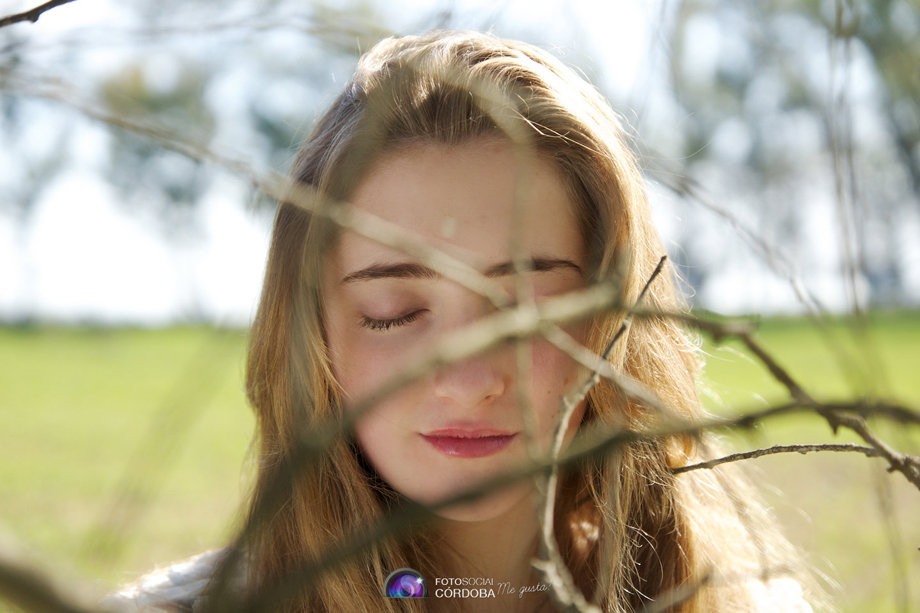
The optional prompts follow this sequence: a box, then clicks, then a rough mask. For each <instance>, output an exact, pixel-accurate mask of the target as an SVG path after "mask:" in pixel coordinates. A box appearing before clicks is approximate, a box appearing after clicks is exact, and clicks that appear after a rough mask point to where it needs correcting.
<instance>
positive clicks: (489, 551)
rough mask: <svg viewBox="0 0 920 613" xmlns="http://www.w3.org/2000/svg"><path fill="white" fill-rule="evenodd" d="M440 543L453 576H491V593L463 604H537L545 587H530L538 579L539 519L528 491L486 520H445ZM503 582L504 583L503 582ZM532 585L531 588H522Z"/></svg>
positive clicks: (486, 607)
mask: <svg viewBox="0 0 920 613" xmlns="http://www.w3.org/2000/svg"><path fill="white" fill-rule="evenodd" d="M442 527H443V534H444V543H445V545H447V547H446V549H447V550H448V551H449V552H450V555H448V559H447V568H448V569H449V572H450V573H452V574H451V576H452V577H458V578H464V577H470V578H478V577H482V578H485V579H491V580H492V582H493V584H492V585H490V586H487V587H489V588H490V589H494V590H495V595H496V596H495V598H494V599H492V598H489V599H469V600H464V604H465V605H466V610H475V611H483V612H486V611H493V610H494V611H502V612H508V611H515V612H521V613H524V612H528V613H529V612H531V611H536V610H538V609H539V608H540V607H541V606H542V605H543V604H544V603H545V601H546V596H547V594H546V592H545V591H534V590H533V586H535V585H537V584H539V583H540V582H541V580H540V577H539V575H537V573H536V572H535V571H534V570H533V567H532V566H531V561H532V560H533V558H535V557H536V556H537V554H538V545H539V525H538V523H537V518H536V512H535V510H534V503H533V498H532V497H530V496H527V497H525V498H523V499H522V500H521V502H519V503H518V504H517V505H516V506H514V507H512V508H511V509H510V510H509V511H508V512H506V513H504V514H503V515H500V516H498V517H495V518H492V519H489V520H486V521H453V520H444V522H443V524H442ZM502 585H504V587H502ZM526 587H531V590H524V591H523V592H524V593H523V594H522V593H521V591H522V588H526Z"/></svg>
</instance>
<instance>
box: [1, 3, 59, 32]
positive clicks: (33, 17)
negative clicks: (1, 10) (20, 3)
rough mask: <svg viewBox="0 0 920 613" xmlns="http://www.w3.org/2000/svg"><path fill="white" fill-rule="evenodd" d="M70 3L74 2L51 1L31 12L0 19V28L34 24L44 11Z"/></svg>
mask: <svg viewBox="0 0 920 613" xmlns="http://www.w3.org/2000/svg"><path fill="white" fill-rule="evenodd" d="M70 2H74V0H51V1H50V2H45V3H44V4H42V5H41V6H36V7H35V8H34V9H32V10H29V11H25V12H23V13H16V14H15V15H9V16H7V17H3V18H0V28H5V27H6V26H10V25H13V24H14V23H20V22H22V21H31V22H32V23H35V22H36V21H38V18H39V17H41V16H42V14H43V13H45V12H46V11H50V10H51V9H53V8H55V7H57V6H61V5H62V4H69V3H70Z"/></svg>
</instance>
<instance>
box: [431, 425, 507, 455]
mask: <svg viewBox="0 0 920 613" xmlns="http://www.w3.org/2000/svg"><path fill="white" fill-rule="evenodd" d="M516 436H517V433H516V432H507V431H504V430H497V429H495V428H441V429H439V430H434V431H432V432H429V433H427V434H422V435H421V437H422V438H423V439H425V442H427V443H428V444H429V445H431V446H432V447H434V448H435V449H436V450H437V451H440V452H441V453H443V454H444V455H448V456H451V457H456V458H484V457H486V456H490V455H494V454H496V453H498V452H500V451H501V450H503V449H504V448H505V447H507V446H508V445H510V444H511V441H512V440H514V437H516Z"/></svg>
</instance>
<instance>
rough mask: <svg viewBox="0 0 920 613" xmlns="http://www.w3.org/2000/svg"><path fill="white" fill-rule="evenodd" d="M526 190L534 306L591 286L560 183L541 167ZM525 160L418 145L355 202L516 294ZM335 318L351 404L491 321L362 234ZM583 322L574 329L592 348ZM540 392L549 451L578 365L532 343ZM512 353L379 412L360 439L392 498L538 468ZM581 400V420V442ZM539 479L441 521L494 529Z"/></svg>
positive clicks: (475, 363)
mask: <svg viewBox="0 0 920 613" xmlns="http://www.w3.org/2000/svg"><path fill="white" fill-rule="evenodd" d="M526 172H527V175H526V176H525V177H524V180H523V182H522V184H523V185H524V186H526V190H525V191H526V195H524V197H525V198H526V201H525V202H526V211H525V212H524V213H523V215H522V218H521V221H520V225H519V226H518V228H517V232H518V236H519V240H520V241H521V243H520V244H521V245H522V248H523V252H524V253H525V254H526V256H527V257H528V258H530V259H532V260H533V262H534V264H535V266H534V268H536V270H535V271H533V272H528V273H527V278H528V282H529V284H530V285H531V286H532V289H533V295H534V298H535V299H536V300H537V301H540V300H542V299H545V298H547V297H550V296H555V295H559V294H563V293H565V292H569V291H572V290H577V289H578V288H581V287H583V286H584V283H585V281H584V277H583V273H582V271H584V270H585V254H584V245H583V241H582V238H581V234H580V232H579V230H578V225H577V223H576V221H575V216H574V214H573V211H574V209H575V205H574V204H573V203H572V202H571V199H570V197H569V196H568V193H567V190H566V188H565V184H564V182H563V177H562V176H561V175H560V173H559V171H558V170H557V168H556V167H555V166H554V165H553V164H551V163H550V162H548V161H546V160H542V159H537V160H535V161H533V162H532V163H531V164H530V166H529V167H528V168H527V170H526ZM515 180H516V162H515V159H514V156H513V153H512V149H511V146H510V145H509V144H507V143H505V142H503V141H500V140H497V139H482V140H477V141H473V142H470V143H467V144H463V145H455V146H434V145H419V146H413V147H407V148H404V149H400V150H398V151H396V152H395V153H391V154H388V155H386V156H385V157H383V158H382V159H381V160H379V161H378V162H377V163H376V164H375V165H374V166H373V167H372V168H371V170H370V171H369V172H368V173H367V175H366V176H365V177H364V178H363V179H362V181H361V182H360V183H359V185H358V186H357V189H356V190H355V191H354V193H353V197H352V204H354V206H356V207H358V208H360V209H363V210H365V211H367V212H369V213H372V214H373V215H376V216H378V217H380V218H382V219H385V220H387V221H389V222H392V223H394V224H397V225H399V226H402V227H403V228H406V229H408V230H411V231H412V232H414V233H415V234H417V235H418V237H419V239H420V240H422V241H424V242H425V243H426V244H428V245H430V246H432V247H435V248H437V249H440V250H442V251H445V252H447V253H449V254H451V255H453V256H455V257H457V258H458V259H461V260H464V261H466V262H467V263H469V264H471V265H472V266H473V267H474V268H476V269H478V270H480V271H481V272H483V273H484V274H486V275H487V276H489V277H491V278H492V279H494V280H495V281H496V282H498V283H500V284H502V285H503V286H505V288H506V289H507V290H508V292H509V293H510V295H512V296H513V295H514V293H515V289H514V288H515V283H514V276H513V266H512V265H511V264H510V262H511V248H510V245H511V240H512V236H513V234H514V230H515V228H514V221H513V206H514V201H515ZM327 258H328V259H327V262H326V266H325V276H324V279H323V284H324V288H323V289H324V296H325V313H324V321H325V327H326V340H327V343H328V346H329V350H330V356H331V360H332V368H333V372H334V374H335V376H336V379H337V381H338V383H339V385H340V386H341V388H342V390H343V392H344V395H345V399H346V402H348V403H349V404H351V403H352V402H353V401H355V400H358V399H360V398H361V397H363V396H365V395H367V394H368V393H370V392H372V391H373V390H374V389H375V388H377V387H378V386H379V385H381V384H382V383H383V382H385V381H386V380H387V379H388V378H390V377H391V376H393V375H394V374H395V373H396V372H397V371H399V369H401V368H403V367H404V366H405V365H407V364H409V363H410V362H411V361H412V360H413V358H416V357H418V356H420V355H421V354H424V353H425V352H426V351H428V350H430V349H431V348H432V347H433V346H434V345H435V343H436V342H437V341H438V339H439V338H441V337H442V336H443V335H445V334H446V333H449V332H451V331H454V330H457V329H458V328H461V327H463V326H465V325H467V324H469V323H471V322H472V321H474V320H475V319H477V318H479V317H482V316H483V315H487V314H488V313H489V312H490V310H491V309H490V307H489V306H488V303H486V302H485V301H484V299H482V298H481V297H479V296H478V295H477V294H475V293H474V292H472V291H470V290H468V289H465V288H464V287H462V286H460V285H459V284H457V283H455V282H453V281H450V280H447V279H445V278H442V277H440V276H439V275H438V274H436V273H434V272H433V271H432V270H430V269H428V268H426V267H425V266H422V265H421V264H420V263H419V262H418V261H417V260H413V259H412V258H411V257H409V256H407V255H405V254H403V253H401V252H399V251H397V250H395V249H391V248H389V247H385V246H383V245H380V244H378V243H375V242H374V241H372V240H370V239H366V238H363V237H361V236H359V235H357V234H355V233H353V232H348V231H346V232H343V233H342V235H341V236H340V238H339V239H338V241H337V242H336V245H335V248H334V249H333V250H332V251H331V252H330V253H329V254H328V256H327ZM583 328H584V326H578V327H577V328H573V329H570V330H569V332H570V333H572V334H573V335H574V336H575V337H576V338H577V339H578V340H580V341H582V342H583V341H584V330H583ZM529 352H530V356H531V361H530V364H531V369H530V377H529V382H528V383H527V385H528V386H529V396H530V399H531V404H532V410H533V413H534V417H535V420H534V421H535V438H536V442H537V444H538V446H539V448H540V449H541V450H543V451H546V450H548V449H549V446H550V441H551V439H552V432H553V429H554V425H555V422H556V419H557V416H558V415H559V411H560V399H561V398H562V396H563V395H564V394H565V393H566V392H567V391H568V390H569V389H570V388H571V387H573V385H574V384H576V383H577V381H576V367H575V364H574V362H573V361H572V360H571V359H570V358H569V357H568V356H567V355H565V354H564V353H562V352H561V351H559V350H558V349H556V348H555V347H554V346H552V345H550V344H549V343H548V342H546V341H544V340H540V339H535V340H534V341H533V342H532V343H530V347H529ZM518 385H519V381H518V373H517V367H516V360H515V349H514V347H513V346H509V347H504V348H502V349H499V350H496V351H494V352H492V353H489V354H486V355H481V356H478V357H475V358H472V359H469V360H466V361H463V362H461V363H457V364H453V365H451V366H449V367H445V368H444V369H442V370H440V371H438V372H437V373H435V374H434V375H432V376H430V377H428V378H427V379H424V380H422V381H419V382H417V383H415V384H413V385H411V386H409V387H407V388H403V389H402V390H401V391H400V392H398V393H397V394H394V395H392V396H390V397H389V398H388V399H386V400H385V401H384V402H382V403H380V404H378V405H377V406H375V407H374V408H373V409H371V410H370V411H369V412H368V413H367V414H366V415H364V416H363V417H362V418H361V419H359V420H358V422H357V424H356V427H355V430H356V435H357V440H358V443H359V444H360V445H361V449H362V450H363V452H364V454H365V456H366V458H367V459H368V461H369V462H370V463H371V465H373V467H374V468H375V469H376V470H377V472H378V473H379V474H380V476H381V477H382V478H383V479H385V480H386V481H387V482H388V483H389V484H390V485H391V486H392V487H393V488H395V489H396V490H397V491H399V492H400V493H402V494H403V495H405V496H407V497H408V498H410V499H412V500H415V501H417V502H420V503H423V504H430V503H434V502H437V501H439V500H442V499H444V498H446V497H448V496H450V495H451V494H454V493H457V492H459V491H461V490H463V489H466V488H469V487H472V486H475V485H476V484H477V483H478V482H480V481H482V480H484V479H488V478H490V477H494V476H496V475H498V474H501V473H503V472H506V471H508V470H512V469H514V468H519V467H521V466H523V465H525V464H526V463H527V462H528V460H529V456H528V452H527V447H526V441H525V434H524V418H523V416H522V413H521V409H520V408H519V406H518V402H517V386H518ZM583 412H584V404H582V406H580V407H579V408H578V410H577V411H576V413H575V415H574V416H573V418H572V421H571V424H573V425H572V427H571V428H570V430H569V432H568V433H567V434H568V436H569V437H570V438H571V436H573V435H574V432H575V430H576V429H577V427H578V424H579V422H580V420H581V416H582V414H583ZM530 491H531V485H530V482H529V481H526V482H522V483H520V484H518V485H516V486H513V487H509V488H506V489H503V490H501V491H500V492H497V493H494V494H491V495H489V496H486V497H483V498H482V499H480V500H479V501H477V502H475V503H471V504H465V505H463V506H462V507H459V506H455V507H451V508H449V509H447V510H444V511H442V512H441V515H442V516H444V517H448V518H452V519H462V520H474V521H475V520H485V519H490V518H493V517H497V516H499V515H501V514H503V513H504V512H506V511H508V510H510V509H511V508H512V507H514V506H515V505H517V504H518V503H520V502H521V501H522V500H523V499H524V498H525V497H526V496H527V495H528V494H529V493H530Z"/></svg>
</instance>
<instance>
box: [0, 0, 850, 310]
mask: <svg viewBox="0 0 920 613" xmlns="http://www.w3.org/2000/svg"><path fill="white" fill-rule="evenodd" d="M32 5H33V3H32V2H3V1H2V0H0V14H8V13H11V12H15V11H17V10H22V9H24V8H30V7H31V6H32ZM451 5H452V6H453V7H454V15H455V23H460V24H462V25H463V26H468V27H471V28H484V27H485V28H488V27H492V28H494V30H495V31H496V33H498V34H499V35H506V36H516V37H520V38H523V39H525V40H536V39H541V40H548V41H552V43H553V45H554V47H553V51H554V52H555V53H557V54H558V55H559V56H560V57H562V58H563V59H564V60H565V61H566V62H569V63H571V64H573V65H575V66H577V67H579V68H580V69H582V70H584V71H585V73H586V74H587V76H588V77H589V79H591V81H592V82H593V83H594V84H595V85H597V86H598V87H600V88H601V90H602V91H604V92H606V93H607V94H608V95H610V96H611V97H612V98H616V99H617V101H616V102H622V101H624V100H633V101H635V97H636V95H637V93H639V92H641V91H646V90H647V89H648V88H649V87H654V84H653V83H652V82H651V81H649V79H650V77H649V74H650V70H649V66H654V65H655V62H656V61H660V57H658V56H659V55H660V54H661V53H662V49H661V47H660V44H659V41H658V40H657V39H656V34H657V31H656V29H657V28H658V27H659V25H658V24H659V23H660V19H661V3H660V2H659V1H657V0H656V1H652V0H646V1H643V0H617V1H611V0H606V1H598V2H590V1H575V2H562V1H558V2H550V1H542V2H535V1H533V0H508V1H506V2H498V3H496V2H495V0H491V1H481V0H465V1H460V2H453V3H451ZM432 6H438V4H437V3H431V2H421V1H420V0H400V1H399V2H398V3H397V5H396V6H394V8H393V9H392V11H393V14H394V15H399V16H401V17H400V18H395V17H394V23H393V24H392V25H393V27H395V28H397V29H402V30H404V31H409V30H411V27H412V24H414V23H416V22H417V16H418V15H422V14H430V12H431V7H432ZM497 9H500V15H501V19H500V20H499V21H496V20H495V19H494V17H493V16H494V15H495V14H497ZM132 18H133V14H132V13H131V12H129V11H127V10H126V9H125V8H124V5H122V4H121V3H118V2H114V1H113V0H97V1H90V0H78V1H77V2H74V3H73V4H70V5H65V6H62V7H59V8H57V9H54V10H53V11H50V12H48V13H47V14H45V15H44V16H43V17H42V18H41V19H40V20H39V22H38V23H36V24H20V25H16V26H12V27H15V28H20V29H22V30H27V31H28V35H29V36H31V37H32V39H33V40H49V41H53V40H54V39H55V38H56V37H59V36H67V35H69V34H71V33H72V31H73V30H75V29H77V28H79V29H80V30H81V31H82V32H84V33H86V32H90V33H92V32H93V31H94V30H96V29H97V28H101V29H104V30H105V31H107V32H110V31H112V29H115V30H116V31H117V29H118V28H119V27H122V28H124V27H125V25H124V24H126V23H130V21H129V20H130V19H132ZM277 42H278V43H279V44H280V39H279V41H277ZM100 48H101V51H100V52H98V53H94V54H93V55H92V56H90V59H89V60H88V61H89V62H90V64H89V65H88V66H87V68H88V69H91V70H92V71H93V72H97V73H106V72H108V71H110V70H111V69H112V67H113V66H117V65H118V64H119V62H121V61H122V59H121V57H120V55H119V53H118V49H119V47H117V46H112V47H111V48H108V49H107V48H106V47H105V46H101V47H100ZM710 51H711V50H710ZM695 53H696V54H697V55H698V56H699V57H698V58H697V59H698V60H699V61H700V62H702V63H705V59H706V56H707V53H709V51H707V49H706V48H703V46H701V47H700V48H699V49H696V50H695ZM152 65H153V66H154V67H156V64H155V63H154V64H152ZM160 68H161V69H157V74H158V75H160V77H161V78H163V79H168V78H169V75H170V70H172V68H174V66H173V67H171V66H170V65H169V64H168V63H167V64H164V65H163V66H161V67H160ZM346 77H347V75H336V74H335V73H334V72H331V74H330V79H331V80H334V81H335V83H336V84H338V85H336V86H340V84H341V83H342V81H343V80H344V78H346ZM282 85H283V84H282ZM227 87H228V88H229V89H228V91H227V93H226V95H224V96H223V97H222V99H223V100H226V101H227V108H228V109H230V108H231V107H232V104H231V103H232V101H233V91H232V88H233V87H234V86H233V84H232V83H231V84H230V85H228V86H227ZM277 91H278V93H277V103H278V104H290V100H291V99H292V96H291V95H289V93H286V92H289V91H290V90H286V89H285V88H284V87H283V86H281V85H279V87H278V88H277ZM316 111H317V109H312V108H308V109H304V110H303V117H304V123H305V126H306V124H308V123H309V121H311V120H312V118H313V116H314V114H315V113H316ZM625 112H626V113H627V114H628V113H629V110H628V109H626V110H625ZM52 118H53V119H55V120H58V121H72V115H65V114H61V115H60V116H54V117H52ZM628 118H629V117H628ZM629 119H631V118H629ZM679 119H680V118H676V119H675V120H674V121H679ZM85 124H86V125H85V126H82V125H81V127H80V130H81V133H80V138H79V139H77V143H78V144H77V146H78V147H79V151H77V152H76V153H77V155H76V158H77V162H76V163H75V164H74V165H73V166H72V167H71V168H70V169H69V170H68V171H67V172H65V173H63V174H62V175H61V176H59V177H58V178H57V179H56V180H55V181H54V183H53V184H52V185H50V186H48V187H47V189H46V190H45V191H44V193H43V194H42V196H41V199H40V201H39V202H38V205H37V207H36V209H35V213H34V217H33V218H32V219H31V221H30V222H29V223H28V225H27V226H25V227H23V226H22V225H19V224H18V223H17V222H16V221H15V220H14V219H12V218H10V217H9V216H6V215H4V214H3V213H0V321H4V320H6V321H9V320H15V319H18V318H21V317H23V316H26V315H28V314H32V315H34V316H36V317H37V318H39V319H42V320H52V321H97V322H98V321H106V322H119V323H124V322H130V323H141V324H162V323H167V322H169V321H174V320H177V319H180V320H181V319H183V318H188V317H200V316H205V317H207V318H209V319H212V320H215V321H218V322H221V323H228V324H246V323H248V322H249V321H250V318H251V316H252V314H253V312H254V309H255V305H256V302H257V298H258V294H259V289H260V286H261V276H262V273H263V267H264V261H265V254H266V251H267V247H268V236H269V226H270V219H268V218H267V216H265V215H255V214H253V213H251V212H248V211H246V210H244V208H243V206H242V205H243V204H245V203H246V202H247V200H248V199H249V198H250V197H251V196H250V194H249V192H248V191H247V188H246V186H245V185H244V184H243V183H241V182H240V181H238V180H236V179H235V178H233V177H229V176H222V177H221V178H220V179H219V180H218V181H217V182H216V183H215V186H214V188H213V189H212V190H211V191H210V192H209V193H208V194H207V195H206V196H205V198H204V200H203V201H202V203H201V206H200V208H199V210H198V211H197V213H196V215H197V218H196V219H197V221H198V226H199V231H198V232H197V233H196V234H193V235H190V236H189V237H186V238H181V239H179V240H166V239H165V236H164V231H163V230H162V229H161V228H159V226H158V225H157V224H154V223H151V220H150V218H149V215H148V216H147V217H144V216H143V215H138V214H128V213H127V212H126V208H125V207H124V206H122V205H120V203H119V198H120V196H119V195H118V194H117V193H116V191H115V189H114V188H113V187H111V186H109V185H107V184H106V183H105V182H104V181H102V180H101V179H100V178H99V176H100V175H99V172H98V168H99V167H100V165H101V164H103V163H105V156H106V155H107V144H106V138H107V136H106V135H105V132H104V131H103V130H100V129H99V128H98V127H96V126H94V125H92V124H91V123H90V122H88V121H87V122H85ZM27 127H28V129H29V130H31V131H32V132H31V137H30V139H29V142H30V143H33V145H32V146H34V147H37V148H39V149H40V148H42V147H47V146H54V142H55V140H54V139H55V131H56V130H58V129H59V128H60V126H59V125H55V123H54V121H50V122H48V121H44V120H36V121H34V122H31V123H30V125H29V126H27ZM640 127H641V126H640ZM656 127H658V128H660V126H656ZM665 127H666V126H665ZM227 138H229V139H230V140H231V141H232V140H233V135H232V134H230V135H228V137H227ZM729 140H731V141H732V142H734V140H733V139H729ZM233 145H234V146H235V147H236V148H237V150H240V149H243V150H245V148H246V147H247V146H249V145H248V144H247V143H245V142H242V143H241V142H234V143H233ZM24 154H25V155H28V152H22V151H17V152H12V151H10V149H9V147H6V146H3V147H0V181H2V180H3V177H4V173H6V176H7V177H9V176H11V174H12V173H15V172H17V170H19V171H21V170H22V164H21V163H22V159H20V157H21V156H22V155H24ZM0 185H2V183H0ZM656 204H657V205H658V210H657V215H658V218H659V221H660V225H661V228H662V232H663V234H664V236H665V238H666V240H668V237H669V236H670V237H673V236H677V235H678V234H679V231H680V224H681V223H683V222H682V217H681V212H680V210H679V207H677V206H676V205H675V204H674V203H673V202H669V201H668V199H667V198H657V199H656ZM828 206H830V203H828ZM817 208H818V209H820V207H817ZM0 210H2V207H0ZM819 238H820V237H819ZM720 240H721V238H719V237H714V239H713V241H714V244H715V243H718V242H719V241H720ZM671 247H675V246H674V245H671ZM675 248H676V247H675ZM829 253H830V254H831V257H834V252H833V249H832V248H830V249H829ZM746 258H747V259H750V257H749V254H748V255H740V256H739V257H738V258H737V259H735V260H733V261H732V262H728V263H726V265H725V267H724V271H723V272H722V273H721V276H720V277H719V278H717V279H715V280H714V281H713V283H712V284H711V285H710V286H709V287H708V290H707V291H708V292H709V293H710V294H712V295H710V296H703V298H707V302H708V300H711V299H713V298H714V299H716V300H718V301H719V305H720V307H721V310H723V311H726V312H732V311H744V310H757V311H760V312H764V311H767V310H782V309H784V308H788V307H789V306H790V305H792V304H794V299H793V297H792V292H791V290H790V289H789V287H788V284H785V283H784V282H782V281H779V280H776V279H773V280H765V279H759V278H758V279H753V278H752V277H751V275H750V272H749V271H750V268H749V264H750V262H747V261H746ZM820 283H821V281H820V280H819V284H820ZM825 285H826V287H824V288H823V293H822V296H824V298H825V300H826V302H828V303H829V304H830V305H831V306H834V305H835V304H840V303H841V301H842V299H843V295H842V291H841V286H840V283H839V282H838V281H837V280H836V279H831V278H828V280H827V283H825Z"/></svg>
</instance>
